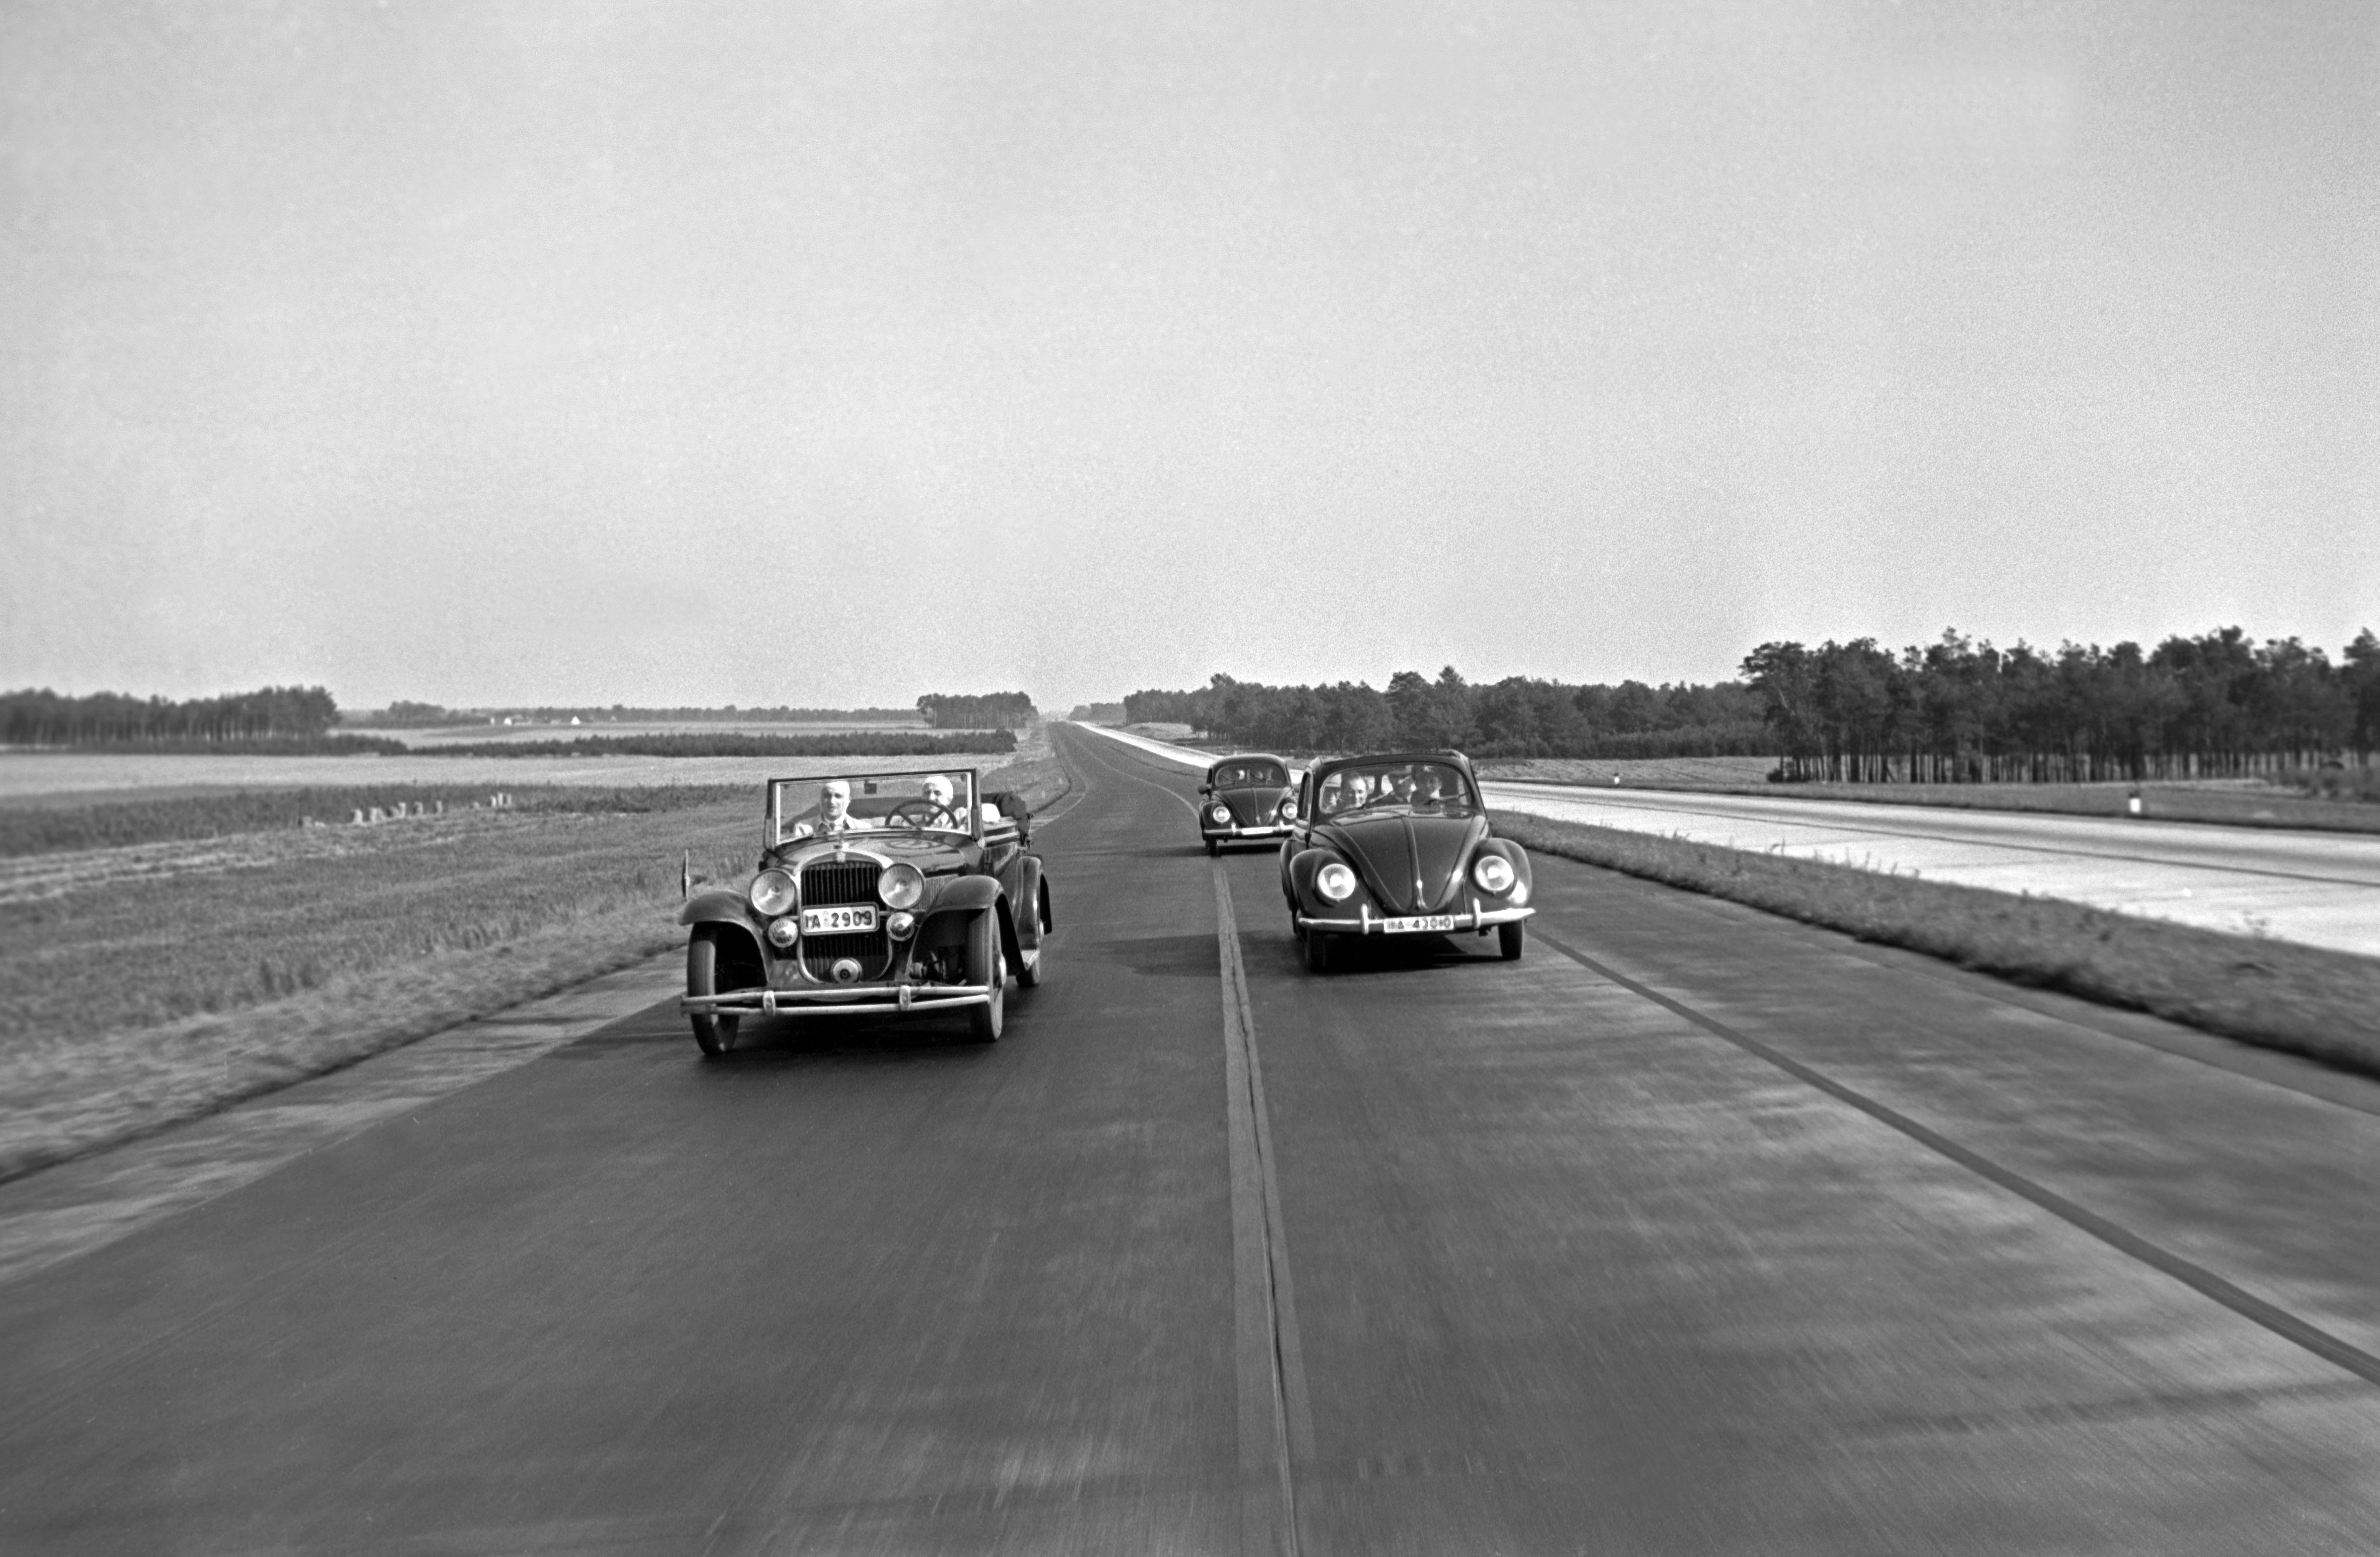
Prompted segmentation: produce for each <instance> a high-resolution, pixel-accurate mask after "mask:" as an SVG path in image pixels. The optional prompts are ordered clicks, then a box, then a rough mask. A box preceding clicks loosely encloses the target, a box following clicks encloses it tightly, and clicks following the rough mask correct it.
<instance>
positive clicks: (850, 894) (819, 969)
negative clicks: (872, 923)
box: [802, 860, 892, 984]
mask: <svg viewBox="0 0 2380 1557" xmlns="http://www.w3.org/2000/svg"><path fill="white" fill-rule="evenodd" d="M881 868H882V867H880V866H879V865H877V864H876V863H873V862H872V861H868V860H846V861H844V862H842V863H835V862H834V861H832V860H826V861H821V862H820V863H817V864H814V865H812V866H810V867H809V868H808V869H807V870H806V871H804V872H802V906H803V907H805V908H832V907H835V906H837V905H839V904H843V903H872V902H874V901H875V900H876V878H877V875H879V873H880V870H881ZM845 957H848V958H852V959H854V960H856V961H857V962H858V963H859V976H860V977H861V978H863V979H880V978H882V977H883V976H884V974H885V972H886V971H887V970H888V969H890V968H891V966H892V940H891V938H890V937H888V936H887V935H885V934H884V932H883V931H881V930H876V931H872V932H869V933H868V934H865V935H805V936H803V937H802V967H803V968H804V969H806V970H807V972H808V973H809V975H810V977H812V978H814V979H817V980H819V981H820V982H821V983H825V984H832V983H833V982H834V965H835V962H836V961H837V960H839V959H841V958H845Z"/></svg>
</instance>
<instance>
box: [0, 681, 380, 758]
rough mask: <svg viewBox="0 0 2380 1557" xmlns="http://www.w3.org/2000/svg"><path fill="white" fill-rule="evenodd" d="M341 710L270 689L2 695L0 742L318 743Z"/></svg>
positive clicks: (321, 699) (318, 697)
mask: <svg viewBox="0 0 2380 1557" xmlns="http://www.w3.org/2000/svg"><path fill="white" fill-rule="evenodd" d="M338 717H339V706H338V704H337V703H335V702H334V701H333V700H332V697H331V694H329V693H328V692H326V691H324V690H323V689H322V688H321V687H318V686H305V687H299V686H269V687H262V688H260V689H258V690H257V691H255V692H238V693H232V694H228V695H226V696H223V697H192V698H187V699H184V700H182V701H180V702H176V701H175V700H173V699H171V698H165V697H134V696H131V695H129V694H124V693H115V692H100V693H93V694H91V695H90V696H88V697H64V696H60V695H59V694H56V693H55V692H52V691H50V690H49V689H47V688H46V687H44V688H42V689H40V690H33V689H30V688H29V689H27V690H25V691H23V692H10V693H0V742H6V743H7V744H9V745H12V746H147V745H175V746H188V745H222V744H226V743H229V742H254V741H296V740H305V739H311V738H318V737H320V736H322V735H323V734H324V733H325V732H326V731H328V730H330V728H331V726H332V725H333V724H334V723H335V722H336V721H337V719H338Z"/></svg>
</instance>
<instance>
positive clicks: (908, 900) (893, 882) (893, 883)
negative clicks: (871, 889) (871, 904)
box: [876, 865, 926, 909]
mask: <svg viewBox="0 0 2380 1557" xmlns="http://www.w3.org/2000/svg"><path fill="white" fill-rule="evenodd" d="M876 895H877V896H878V897H880V898H881V899H884V906H885V907H886V908H889V909H913V908H916V907H917V899H920V898H922V897H924V896H925V895H926V878H925V877H924V876H922V875H918V874H917V866H915V865H887V866H885V867H884V874H883V875H880V876H878V877H877V878H876Z"/></svg>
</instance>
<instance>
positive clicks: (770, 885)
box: [752, 868, 802, 919]
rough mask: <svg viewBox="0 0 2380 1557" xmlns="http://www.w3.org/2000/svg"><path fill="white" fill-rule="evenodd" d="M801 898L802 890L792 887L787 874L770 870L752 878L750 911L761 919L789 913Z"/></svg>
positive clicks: (791, 879)
mask: <svg viewBox="0 0 2380 1557" xmlns="http://www.w3.org/2000/svg"><path fill="white" fill-rule="evenodd" d="M801 896H802V889H801V888H800V887H796V886H795V885H794V878H793V875H791V873H789V872H786V871H781V870H777V869H774V868H771V869H769V870H764V871H762V872H761V873H760V874H759V875H756V876H754V877H753V878H752V911H753V912H755V913H757V914H759V915H760V917H762V918H763V919H774V918H775V917H776V916H777V915H779V914H781V913H791V912H792V911H794V905H795V903H797V902H799V901H800V900H801Z"/></svg>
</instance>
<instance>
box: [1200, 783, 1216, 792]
mask: <svg viewBox="0 0 2380 1557" xmlns="http://www.w3.org/2000/svg"><path fill="white" fill-rule="evenodd" d="M1198 792H1199V793H1200V794H1202V795H1211V794H1213V793H1214V792H1215V786H1214V785H1212V784H1201V785H1199V786H1198Z"/></svg>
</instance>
